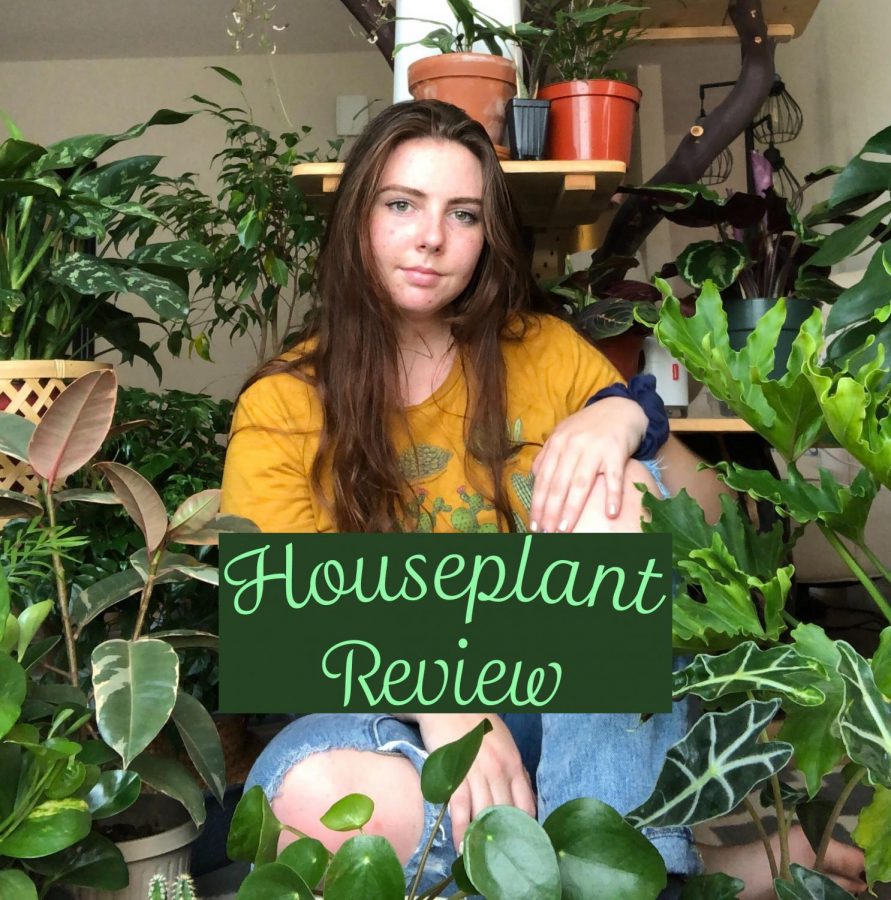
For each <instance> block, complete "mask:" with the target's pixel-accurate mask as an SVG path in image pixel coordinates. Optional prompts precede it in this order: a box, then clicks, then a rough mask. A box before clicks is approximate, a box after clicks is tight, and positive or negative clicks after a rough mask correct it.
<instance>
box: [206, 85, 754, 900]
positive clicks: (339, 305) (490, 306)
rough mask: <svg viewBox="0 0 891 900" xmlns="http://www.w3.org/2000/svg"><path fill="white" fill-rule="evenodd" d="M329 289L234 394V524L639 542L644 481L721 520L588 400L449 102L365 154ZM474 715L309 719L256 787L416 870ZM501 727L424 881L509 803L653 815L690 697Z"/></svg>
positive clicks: (340, 220) (417, 107)
mask: <svg viewBox="0 0 891 900" xmlns="http://www.w3.org/2000/svg"><path fill="white" fill-rule="evenodd" d="M317 279H318V291H319V295H320V299H321V304H320V309H319V315H318V316H317V317H316V318H315V319H314V321H313V324H312V325H311V326H310V327H309V328H308V330H307V332H306V333H305V334H304V335H303V337H302V339H301V340H300V341H299V342H298V343H297V345H296V346H295V347H294V348H293V349H292V350H290V351H288V352H286V353H285V354H283V355H282V356H281V357H280V358H279V359H277V360H274V361H273V362H272V363H270V364H269V365H267V366H266V367H264V369H262V370H261V371H260V372H259V373H258V374H257V375H256V376H255V377H254V378H253V379H251V381H250V382H249V384H248V386H247V388H246V389H245V391H244V392H243V394H242V395H241V398H240V400H239V403H238V407H237V409H236V414H235V418H234V422H233V427H232V435H231V442H230V446H229V451H228V455H227V461H226V470H225V475H224V481H223V497H224V509H225V510H226V511H227V512H231V513H236V514H239V515H243V516H246V517H248V518H251V519H253V520H254V521H255V522H256V523H257V524H258V525H259V526H260V527H261V528H262V529H263V530H264V531H276V532H299V531H303V532H331V531H360V532H361V531H369V532H386V531H442V532H449V531H465V532H466V531H481V532H483V531H508V530H511V531H514V530H518V529H521V528H522V529H526V528H528V529H531V530H532V531H564V532H569V531H573V530H582V531H605V530H623V531H633V530H639V528H640V516H641V495H640V493H639V492H638V491H637V489H636V488H635V487H634V484H635V482H643V483H645V484H647V485H648V487H649V488H650V489H651V490H652V491H654V492H659V491H663V490H666V489H667V490H668V491H675V490H678V489H679V488H680V487H681V486H682V485H684V486H686V487H687V488H688V490H690V492H691V493H693V494H694V495H695V496H697V498H698V499H700V501H701V502H703V503H704V504H705V505H706V506H707V508H708V509H709V511H710V512H714V510H715V505H716V501H715V497H716V493H717V491H716V483H715V481H714V479H713V476H711V475H709V474H694V473H695V464H694V463H695V458H694V457H692V455H691V454H689V453H687V452H686V451H685V450H684V449H683V448H682V447H681V446H680V445H679V444H677V443H676V442H673V441H671V440H669V442H668V443H666V444H665V446H664V447H662V449H661V451H660V454H661V456H662V460H661V468H660V467H657V466H656V464H655V463H653V462H652V461H646V462H638V461H636V460H632V459H631V457H632V455H633V454H634V453H635V452H636V451H637V450H638V447H639V446H640V444H641V442H642V441H644V440H645V438H647V436H648V428H649V425H650V423H649V419H648V417H647V415H646V414H645V413H644V411H643V410H642V408H641V406H640V405H639V404H638V403H636V402H635V401H634V400H632V399H629V398H627V397H622V396H610V397H607V398H605V399H601V400H599V401H597V402H595V403H593V404H590V405H587V406H586V405H585V404H586V401H587V400H588V399H589V398H591V397H592V396H593V395H595V394H596V393H597V392H598V391H599V390H601V389H603V388H605V387H608V386H610V385H612V384H614V383H616V382H618V381H619V380H620V379H619V376H618V374H617V373H616V371H615V370H614V369H613V368H612V366H610V364H609V363H608V362H607V361H606V360H605V359H604V358H603V357H602V356H601V355H600V354H599V353H598V352H597V351H596V350H594V349H593V348H592V347H590V346H589V345H588V344H587V343H586V342H585V341H584V340H583V339H582V338H580V337H579V336H578V335H577V334H576V333H575V331H574V330H573V329H572V327H571V326H569V325H568V324H566V323H564V322H562V321H560V320H559V319H557V318H554V317H552V316H549V315H545V314H542V313H540V312H537V311H536V302H537V301H536V297H537V293H536V289H535V286H534V284H533V282H532V280H531V276H530V274H529V269H528V260H527V257H526V253H525V252H524V249H523V247H522V243H521V239H520V234H519V229H518V225H517V221H516V218H515V214H514V212H513V208H512V205H511V201H510V197H509V193H508V190H507V186H506V184H505V181H504V177H503V175H502V172H501V168H500V166H499V164H498V160H497V158H496V156H495V152H494V149H493V147H492V145H491V143H490V142H489V140H488V138H487V137H486V135H485V132H484V131H483V130H482V128H481V127H480V126H479V125H478V124H477V123H475V122H474V121H472V120H470V119H468V118H467V117H466V116H465V115H464V114H463V113H462V112H461V111H460V110H458V109H456V108H455V107H452V106H449V105H446V104H442V103H438V102H435V101H426V102H417V103H404V104H396V105H394V106H392V107H390V108H389V109H387V110H385V111H384V112H382V113H381V114H380V115H379V116H378V117H377V118H376V119H375V120H374V121H373V122H372V123H371V124H370V125H369V126H368V128H367V129H366V130H365V132H364V133H363V134H362V135H361V136H360V137H359V139H358V140H357V142H356V145H355V146H354V148H353V150H352V152H351V154H350V157H349V160H348V161H347V164H346V166H345V169H344V173H343V177H342V180H341V184H340V188H339V190H338V193H337V196H336V198H335V203H334V207H333V209H332V211H331V216H330V219H329V223H328V230H327V234H326V238H325V242H324V246H323V248H322V252H321V254H320V257H319V262H318V270H317ZM650 443H652V442H651V441H650ZM530 475H534V488H533V490H532V496H531V502H529V488H530V483H531V481H532V479H531V478H530ZM481 718H482V716H481V715H477V714H471V713H468V714H456V715H445V714H419V715H411V716H410V715H402V716H398V717H396V716H387V715H378V714H369V715H359V714H331V715H313V716H305V717H303V718H300V719H298V720H296V721H295V722H293V723H291V725H289V726H288V727H287V728H285V729H284V731H282V732H281V733H280V734H279V735H278V736H277V737H276V738H275V739H274V740H273V742H272V743H271V744H270V745H269V747H268V748H267V749H266V750H265V751H264V753H263V754H262V756H261V757H260V759H259V760H258V762H257V764H256V766H255V767H254V770H253V772H252V773H251V777H250V782H251V783H259V784H261V785H262V786H263V787H264V790H265V791H266V792H267V795H268V796H269V798H270V800H271V802H272V805H273V809H274V811H275V812H276V814H277V815H278V816H279V817H280V818H281V819H283V820H284V821H287V822H289V823H290V824H292V825H293V826H294V827H295V828H297V829H299V830H301V831H302V832H304V833H307V834H311V835H313V836H316V837H318V838H319V839H320V840H322V841H323V843H325V844H326V846H328V847H329V848H330V849H336V848H337V847H338V846H339V845H340V843H342V842H343V840H345V839H346V836H345V835H339V834H336V833H335V832H331V831H328V830H327V829H325V828H324V827H323V826H322V825H321V824H320V822H319V817H320V815H321V814H322V813H324V811H325V810H326V809H327V808H328V807H329V806H330V805H331V803H332V802H334V800H336V799H338V798H339V797H341V796H343V795H345V794H348V793H352V792H363V793H366V794H369V795H370V796H371V797H372V798H373V799H374V801H375V814H374V817H373V819H372V820H371V822H370V823H369V826H368V827H367V829H366V830H367V831H369V832H371V833H380V834H384V835H386V836H387V837H388V838H389V839H390V841H391V842H392V843H393V845H394V847H395V848H396V851H397V854H398V855H399V856H400V859H401V860H402V862H403V863H404V864H405V865H406V869H407V871H409V872H413V871H414V870H415V869H416V868H417V865H418V862H419V859H420V848H422V847H423V846H424V844H425V843H426V841H427V837H428V835H429V833H430V829H431V828H432V824H433V819H434V811H433V809H432V808H430V807H429V806H428V805H426V804H425V803H424V802H423V798H422V797H421V794H420V787H419V783H418V771H419V769H420V766H421V765H422V763H423V759H424V758H425V756H426V754H427V753H428V752H429V751H431V750H433V749H435V748H436V747H439V746H441V745H442V744H445V743H448V742H449V741H452V740H454V739H456V738H457V737H459V736H461V735H462V734H464V733H465V732H467V731H468V730H469V729H470V728H471V727H473V726H474V725H475V724H476V723H477V722H479V720H480V719H481ZM494 726H495V727H494V731H493V732H492V733H491V734H489V735H488V736H487V737H486V739H485V741H484V742H483V747H482V750H481V752H480V755H479V757H478V759H477V761H476V763H475V765H474V767H473V769H472V770H471V772H470V774H469V776H468V778H467V780H466V781H465V783H464V784H463V785H462V786H461V788H460V789H459V790H458V792H457V793H456V794H455V796H454V798H453V800H452V802H451V804H450V809H449V816H447V818H446V824H445V827H444V828H443V829H442V831H441V833H440V834H438V835H437V836H436V843H435V848H434V852H433V853H432V854H431V856H430V857H429V858H428V861H427V864H426V867H425V872H424V878H423V882H422V884H423V885H424V886H426V887H429V886H432V885H433V884H434V883H436V882H437V881H439V880H440V879H441V878H442V877H443V875H444V874H445V873H447V872H448V870H449V867H450V865H451V862H452V860H453V859H454V858H455V855H456V848H457V847H458V846H460V842H461V839H462V836H463V833H464V830H465V828H466V826H467V824H468V822H469V821H470V819H471V818H472V817H473V816H474V815H476V814H477V813H478V812H480V811H481V810H482V809H484V808H485V807H486V806H489V805H491V804H493V803H496V804H499V803H509V804H513V805H515V806H518V807H520V808H522V809H525V810H526V811H527V812H529V813H530V815H538V817H539V818H540V819H544V818H545V817H546V816H547V814H548V813H549V812H550V811H551V810H552V809H554V808H555V807H557V806H559V805H560V804H561V803H563V802H565V801H566V800H569V799H573V798H575V797H579V796H596V797H599V798H601V799H603V800H605V801H606V802H608V803H610V804H611V805H613V806H615V807H616V808H617V809H619V810H620V811H621V812H626V811H628V810H629V809H631V808H633V807H634V806H636V805H638V804H639V803H640V802H642V801H643V800H644V799H645V798H646V797H647V796H648V794H649V793H650V791H651V789H652V786H653V784H654V782H655V779H656V776H657V775H658V772H659V770H660V768H661V765H662V761H663V758H664V754H665V751H666V749H667V748H668V747H669V746H670V745H671V744H672V743H674V742H676V741H677V740H678V739H680V737H682V736H683V734H684V733H685V732H686V730H687V721H686V708H685V706H684V705H682V704H678V705H676V708H675V710H674V712H673V713H671V714H664V715H657V716H653V717H652V718H651V719H649V720H648V721H647V722H646V723H645V724H643V725H639V726H638V724H637V717H636V716H631V715H629V716H614V715H609V716H606V715H559V714H543V715H532V714H527V715H505V716H504V717H502V718H496V719H495V722H494ZM533 778H534V787H533V780H532V779H533ZM647 834H648V836H649V837H650V838H651V840H653V842H654V844H655V845H656V846H657V848H658V849H659V850H660V852H661V853H662V855H663V857H664V858H665V860H666V863H667V865H668V869H669V871H670V872H673V873H678V874H680V875H685V874H689V873H691V872H695V871H697V870H698V869H699V868H700V865H701V862H700V857H699V854H698V853H697V851H696V849H695V847H694V846H693V844H692V838H691V835H690V832H689V830H688V829H680V828H676V829H661V830H656V831H651V832H647ZM761 852H762V854H763V849H762V850H761ZM721 864H723V861H722V863H721ZM752 896H755V895H754V894H753V895H752Z"/></svg>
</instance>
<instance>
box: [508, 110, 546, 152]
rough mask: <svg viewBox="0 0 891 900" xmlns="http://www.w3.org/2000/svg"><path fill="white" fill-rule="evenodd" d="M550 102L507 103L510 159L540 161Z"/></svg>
mask: <svg viewBox="0 0 891 900" xmlns="http://www.w3.org/2000/svg"><path fill="white" fill-rule="evenodd" d="M550 106H551V101H550V100H520V99H517V98H516V97H514V98H513V99H512V100H509V101H508V103H507V112H506V116H507V140H508V143H509V144H510V156H511V159H541V158H542V157H543V156H544V148H545V138H546V137H547V133H548V110H549V109H550Z"/></svg>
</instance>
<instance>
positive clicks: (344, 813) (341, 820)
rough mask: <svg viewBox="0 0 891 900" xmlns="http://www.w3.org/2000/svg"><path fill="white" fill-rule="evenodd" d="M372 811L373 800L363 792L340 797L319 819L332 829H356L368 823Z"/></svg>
mask: <svg viewBox="0 0 891 900" xmlns="http://www.w3.org/2000/svg"><path fill="white" fill-rule="evenodd" d="M373 813H374V800H372V799H371V797H366V796H365V794H347V795H346V797H341V798H340V800H338V801H337V802H336V803H334V804H332V806H331V808H330V809H329V810H328V811H327V812H326V813H325V814H324V815H323V816H322V817H321V819H320V820H319V821H321V823H322V824H323V825H324V826H325V827H326V828H330V829H331V830H332V831H358V830H359V829H360V828H362V827H363V826H364V825H367V824H368V821H369V820H370V819H371V816H372V814H373Z"/></svg>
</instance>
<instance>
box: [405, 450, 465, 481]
mask: <svg viewBox="0 0 891 900" xmlns="http://www.w3.org/2000/svg"><path fill="white" fill-rule="evenodd" d="M451 458H452V454H451V453H450V452H449V451H448V450H444V449H443V448H442V447H434V446H433V445H432V444H419V445H418V446H417V447H409V448H407V449H406V450H403V451H402V453H400V454H399V460H398V465H399V468H400V470H401V471H402V474H403V475H404V476H405V478H406V481H418V480H419V479H421V478H429V477H431V476H433V475H439V474H440V473H441V472H444V471H445V468H446V466H447V465H448V464H449V460H450V459H451Z"/></svg>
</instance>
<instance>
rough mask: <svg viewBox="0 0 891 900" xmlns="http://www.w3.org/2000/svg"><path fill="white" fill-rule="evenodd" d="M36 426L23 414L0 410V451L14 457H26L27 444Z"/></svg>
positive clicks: (23, 458) (25, 458) (22, 458)
mask: <svg viewBox="0 0 891 900" xmlns="http://www.w3.org/2000/svg"><path fill="white" fill-rule="evenodd" d="M35 427H36V426H35V425H34V423H33V422H31V421H30V420H29V419H26V418H25V417H24V416H17V415H16V414H15V413H8V412H0V453H5V454H6V455H7V456H11V457H13V458H14V459H20V460H27V459H28V444H29V442H30V441H31V436H32V435H33V434H34V428H35Z"/></svg>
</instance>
